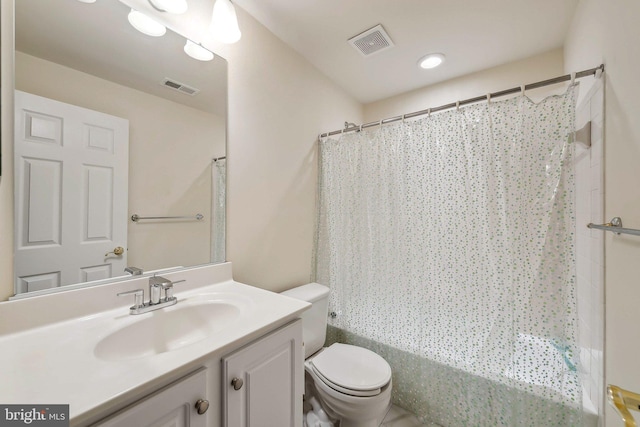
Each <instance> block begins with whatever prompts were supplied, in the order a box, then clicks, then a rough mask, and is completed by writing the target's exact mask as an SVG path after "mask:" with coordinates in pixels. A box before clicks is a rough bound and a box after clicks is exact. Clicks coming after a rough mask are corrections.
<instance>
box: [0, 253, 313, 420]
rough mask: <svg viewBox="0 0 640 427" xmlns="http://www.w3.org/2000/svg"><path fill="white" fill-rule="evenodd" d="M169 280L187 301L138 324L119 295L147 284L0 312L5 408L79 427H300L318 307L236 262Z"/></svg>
mask: <svg viewBox="0 0 640 427" xmlns="http://www.w3.org/2000/svg"><path fill="white" fill-rule="evenodd" d="M163 276H165V277H167V278H168V279H170V280H172V281H174V282H177V281H178V280H185V282H182V283H178V284H176V286H175V287H176V289H175V296H176V297H177V298H178V303H177V304H175V305H172V306H170V307H166V308H161V309H158V310H155V311H151V312H148V313H145V314H141V315H131V314H129V306H130V304H131V302H132V301H129V300H128V298H125V299H123V298H118V297H117V296H116V294H118V293H123V292H129V291H134V290H136V289H145V288H146V287H147V286H148V282H149V277H145V278H138V279H131V280H128V281H123V282H117V283H112V284H109V285H103V286H98V287H92V288H85V289H78V290H75V291H69V292H64V293H59V294H53V295H45V296H41V297H33V298H26V299H21V300H16V301H11V302H5V303H0V325H1V326H0V402H2V403H3V404H22V405H28V404H34V405H35V404H69V405H70V420H71V425H72V426H90V425H96V426H110V427H111V426H122V427H125V426H127V427H128V426H133V425H135V426H147V425H166V424H167V423H171V424H172V425H173V424H175V425H188V426H203V427H204V426H210V427H218V426H234V427H235V426H244V425H252V426H265V427H266V426H273V425H278V426H282V427H286V426H291V427H300V426H301V425H302V394H303V389H304V384H303V382H304V373H303V348H302V326H301V321H300V320H299V316H300V314H301V313H302V312H303V311H304V310H306V309H307V308H308V307H309V304H308V303H305V302H302V301H298V300H294V299H291V298H288V297H285V296H281V295H279V294H275V293H272V292H268V291H265V290H262V289H258V288H254V287H251V286H247V285H243V284H240V283H237V282H234V281H233V279H232V277H231V264H230V263H226V264H219V265H212V266H211V265H210V266H203V267H195V268H192V269H186V270H182V271H180V272H176V273H171V274H167V275H163ZM145 295H146V290H145Z"/></svg>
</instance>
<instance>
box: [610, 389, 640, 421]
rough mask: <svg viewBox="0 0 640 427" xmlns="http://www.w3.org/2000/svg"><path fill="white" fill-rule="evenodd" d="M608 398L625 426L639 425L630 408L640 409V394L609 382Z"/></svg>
mask: <svg viewBox="0 0 640 427" xmlns="http://www.w3.org/2000/svg"><path fill="white" fill-rule="evenodd" d="M607 400H608V401H609V403H610V404H611V405H613V407H614V408H616V410H617V411H618V414H620V417H621V418H622V421H624V426H625V427H638V424H636V420H635V419H634V418H633V415H631V412H629V409H633V410H634V411H640V394H637V393H633V392H630V391H628V390H623V389H621V388H620V387H618V386H615V385H611V384H609V385H608V386H607Z"/></svg>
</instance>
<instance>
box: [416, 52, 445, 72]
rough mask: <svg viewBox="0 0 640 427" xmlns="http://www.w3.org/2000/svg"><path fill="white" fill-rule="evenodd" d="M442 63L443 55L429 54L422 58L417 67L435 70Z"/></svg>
mask: <svg viewBox="0 0 640 427" xmlns="http://www.w3.org/2000/svg"><path fill="white" fill-rule="evenodd" d="M443 62H444V55H443V54H441V53H430V54H429V55H426V56H423V57H422V58H420V60H419V61H418V65H419V66H420V67H421V68H424V69H430V68H435V67H437V66H438V65H440V64H442V63H443Z"/></svg>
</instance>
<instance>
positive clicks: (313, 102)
mask: <svg viewBox="0 0 640 427" xmlns="http://www.w3.org/2000/svg"><path fill="white" fill-rule="evenodd" d="M238 9H239V8H238ZM238 19H239V21H240V25H241V27H242V39H241V40H240V41H239V42H238V43H237V44H234V45H231V46H228V47H227V46H225V47H221V48H219V49H214V50H216V51H220V53H221V54H222V55H223V56H224V57H225V58H227V60H228V61H229V129H228V131H229V146H228V154H227V155H228V163H227V164H228V168H229V169H228V171H229V175H228V181H227V182H228V193H227V194H228V196H227V203H228V209H227V212H228V228H227V230H228V237H227V245H228V246H227V258H228V260H230V261H232V262H233V274H234V278H235V279H236V280H239V281H241V282H244V283H248V284H252V285H256V286H260V287H263V288H266V289H270V290H274V291H281V290H284V289H287V288H290V287H293V286H295V285H300V284H303V283H306V282H307V281H308V280H309V278H310V275H311V254H312V246H313V232H314V223H315V195H316V182H317V144H316V139H317V136H318V134H319V133H321V132H324V131H327V130H333V129H336V128H339V127H342V123H343V122H344V121H345V120H346V119H347V118H348V119H350V120H356V121H359V120H361V119H362V107H361V105H360V104H359V103H358V102H357V101H355V100H354V99H353V98H351V97H350V96H348V95H346V94H345V93H344V92H343V91H342V90H341V89H340V88H338V87H337V86H336V85H334V84H333V83H331V82H330V81H329V80H328V79H327V78H326V77H325V76H324V75H322V74H321V73H320V72H319V71H318V70H317V69H315V68H314V67H313V66H312V65H310V64H309V63H308V62H307V61H306V60H304V59H303V58H302V57H301V56H299V55H298V54H297V53H295V52H294V51H293V50H292V49H291V48H290V47H288V46H286V45H285V44H284V43H282V42H281V41H280V40H279V39H277V38H276V37H275V36H274V35H273V34H272V33H270V32H269V31H268V30H267V29H266V28H265V27H263V26H262V25H261V24H259V23H258V22H257V21H255V20H254V19H253V18H252V17H251V16H250V15H248V14H247V13H245V12H244V11H242V10H241V9H239V10H238Z"/></svg>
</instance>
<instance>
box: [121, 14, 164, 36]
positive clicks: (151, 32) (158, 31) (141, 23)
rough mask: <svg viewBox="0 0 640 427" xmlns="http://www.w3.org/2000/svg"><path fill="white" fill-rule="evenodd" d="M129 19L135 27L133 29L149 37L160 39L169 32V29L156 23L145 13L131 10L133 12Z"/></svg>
mask: <svg viewBox="0 0 640 427" xmlns="http://www.w3.org/2000/svg"><path fill="white" fill-rule="evenodd" d="M128 19H129V23H130V24H131V25H133V28H135V29H136V30H138V31H140V32H141V33H144V34H146V35H148V36H152V37H160V36H163V35H164V33H166V32H167V29H166V28H165V26H164V25H162V24H160V23H158V22H156V21H154V20H153V19H151V18H149V17H148V16H147V15H145V14H144V13H141V12H138V11H137V10H134V9H131V12H129V16H128Z"/></svg>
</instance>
